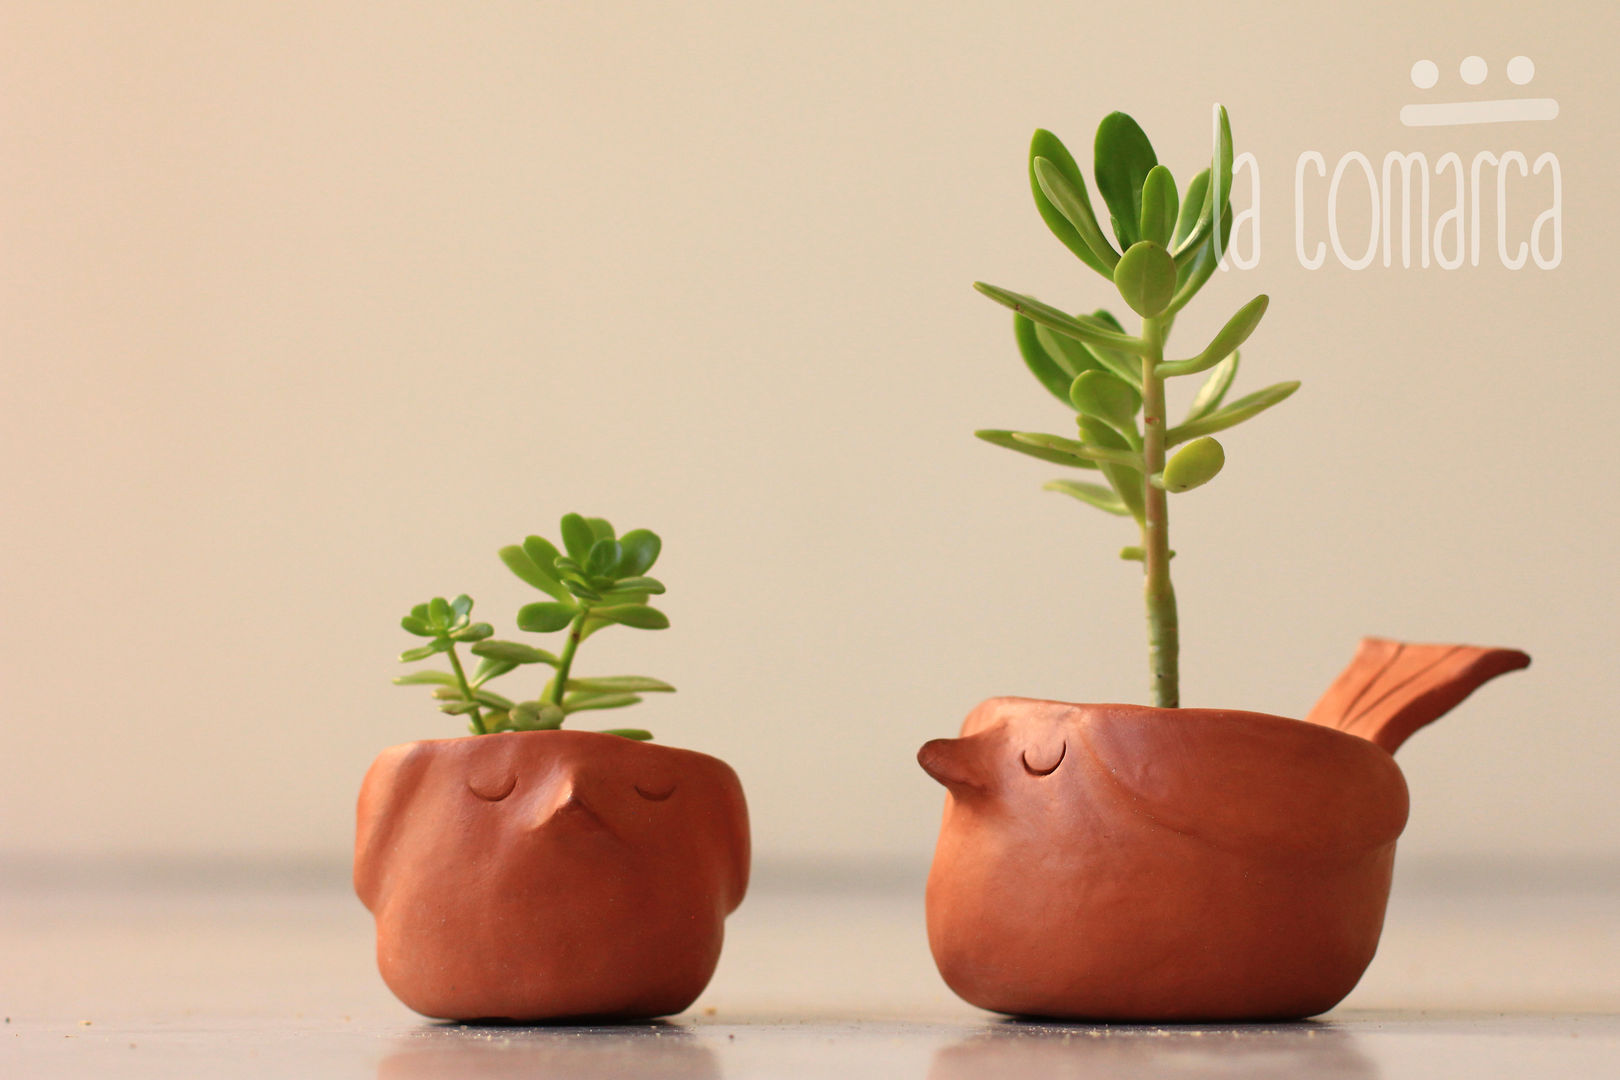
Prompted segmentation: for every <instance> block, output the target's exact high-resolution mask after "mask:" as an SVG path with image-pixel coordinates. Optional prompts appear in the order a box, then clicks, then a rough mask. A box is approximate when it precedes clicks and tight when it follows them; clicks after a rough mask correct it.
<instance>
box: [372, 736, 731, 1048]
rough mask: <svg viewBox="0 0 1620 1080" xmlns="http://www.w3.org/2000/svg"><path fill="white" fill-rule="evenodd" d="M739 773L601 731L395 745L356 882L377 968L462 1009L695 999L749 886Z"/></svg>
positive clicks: (421, 996)
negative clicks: (371, 929) (371, 927)
mask: <svg viewBox="0 0 1620 1080" xmlns="http://www.w3.org/2000/svg"><path fill="white" fill-rule="evenodd" d="M748 866H749V839H748V814H747V810H746V807H745V804H744V801H743V793H742V787H741V785H740V784H739V783H738V781H737V776H736V774H735V773H734V772H732V770H731V768H730V766H728V765H726V763H725V762H723V761H720V760H718V759H716V758H712V757H709V756H708V755H706V754H700V753H696V752H694V751H691V750H681V749H676V748H674V747H668V746H660V745H657V744H654V743H645V742H636V741H632V740H630V739H625V738H620V737H619V736H616V735H606V734H598V733H595V732H586V731H522V732H506V733H503V734H499V735H478V736H473V737H470V738H460V739H436V740H428V741H423V742H414V743H407V744H405V745H403V746H396V747H393V748H391V749H388V750H385V751H384V752H383V753H382V754H381V755H380V756H379V757H378V758H377V760H376V761H375V762H374V763H373V764H372V766H371V769H370V771H369V772H368V773H367V774H366V779H365V783H364V784H363V786H362V787H361V789H360V802H359V813H358V832H357V835H356V838H355V860H354V885H355V890H356V892H358V893H359V895H360V899H361V900H362V901H364V902H365V905H366V907H367V908H369V909H370V910H371V912H372V913H373V914H374V915H375V916H376V920H377V964H378V967H379V968H380V969H381V970H382V976H383V979H384V981H385V982H387V984H388V986H389V988H390V989H391V990H393V992H394V993H395V994H396V995H397V996H398V997H399V999H400V1000H401V1001H403V1002H404V1003H405V1004H406V1005H409V1006H410V1007H411V1008H413V1009H415V1010H416V1011H417V1012H420V1013H423V1014H425V1015H427V1016H433V1017H440V1018H444V1019H456V1020H472V1019H486V1018H487V1019H506V1020H519V1021H535V1020H555V1019H562V1018H571V1017H599V1018H611V1019H632V1018H645V1017H653V1016H664V1015H668V1014H670V1013H677V1012H680V1011H681V1010H683V1009H685V1008H686V1007H687V1006H689V1005H690V1004H691V1003H692V1002H693V1000H694V999H696V997H697V996H698V994H699V993H701V992H702V991H703V988H704V987H705V986H706V985H708V981H709V977H710V976H711V975H712V974H713V973H714V968H715V964H716V963H717V961H718V960H719V958H720V944H721V940H722V937H723V936H724V930H725V917H726V915H728V914H729V913H730V912H731V911H733V910H734V909H735V908H736V907H737V905H738V904H739V903H741V901H742V898H743V892H744V890H745V889H746V888H747V884H748Z"/></svg>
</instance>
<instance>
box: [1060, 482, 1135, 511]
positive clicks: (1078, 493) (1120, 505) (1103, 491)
mask: <svg viewBox="0 0 1620 1080" xmlns="http://www.w3.org/2000/svg"><path fill="white" fill-rule="evenodd" d="M1041 486H1042V488H1043V489H1045V490H1046V491H1060V492H1062V493H1063V494H1065V495H1071V496H1073V497H1074V498H1076V499H1079V500H1080V501H1081V502H1083V503H1089V504H1091V505H1092V506H1095V507H1096V508H1097V509H1099V510H1106V511H1107V512H1108V513H1110V514H1118V515H1119V516H1120V517H1127V516H1129V514H1130V510H1129V509H1127V508H1126V506H1125V500H1124V499H1121V498H1120V497H1119V495H1118V494H1117V493H1116V492H1115V491H1114V489H1113V488H1107V487H1103V486H1102V485H1101V484H1088V483H1086V482H1085V481H1084V480H1048V481H1047V482H1046V483H1045V484H1042V485H1041Z"/></svg>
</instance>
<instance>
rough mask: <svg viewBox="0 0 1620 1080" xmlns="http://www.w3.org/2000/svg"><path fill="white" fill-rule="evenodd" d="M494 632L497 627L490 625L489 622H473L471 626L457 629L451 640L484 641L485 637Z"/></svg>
mask: <svg viewBox="0 0 1620 1080" xmlns="http://www.w3.org/2000/svg"><path fill="white" fill-rule="evenodd" d="M494 633H495V628H494V627H493V626H491V625H489V623H487V622H480V623H473V624H472V625H471V626H464V627H462V628H461V629H460V630H457V631H456V632H455V633H453V634H451V635H450V640H452V641H483V640H484V639H485V638H487V637H489V636H490V635H492V634H494Z"/></svg>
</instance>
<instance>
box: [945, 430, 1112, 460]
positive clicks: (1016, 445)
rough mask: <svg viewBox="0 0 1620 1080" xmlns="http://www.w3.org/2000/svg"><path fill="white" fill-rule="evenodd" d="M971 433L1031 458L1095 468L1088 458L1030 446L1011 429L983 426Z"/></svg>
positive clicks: (994, 444)
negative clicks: (1004, 429) (1015, 435)
mask: <svg viewBox="0 0 1620 1080" xmlns="http://www.w3.org/2000/svg"><path fill="white" fill-rule="evenodd" d="M973 434H974V436H975V437H976V438H980V439H983V440H984V441H985V442H987V443H990V444H991V445H992V446H1000V447H1004V448H1006V449H1008V450H1016V451H1018V452H1019V453H1020V454H1028V455H1029V456H1030V457H1032V458H1040V459H1041V460H1042V461H1049V462H1051V463H1052V464H1054V465H1070V466H1073V467H1075V468H1080V469H1095V468H1097V463H1096V462H1095V461H1091V460H1090V459H1087V458H1077V457H1075V456H1074V455H1073V454H1066V453H1064V452H1062V451H1061V450H1048V449H1046V448H1045V447H1044V446H1031V445H1030V444H1029V443H1025V442H1019V441H1018V439H1016V438H1014V434H1015V433H1014V432H1011V431H1002V430H1000V429H997V428H984V429H982V430H979V431H975V432H974V433H973Z"/></svg>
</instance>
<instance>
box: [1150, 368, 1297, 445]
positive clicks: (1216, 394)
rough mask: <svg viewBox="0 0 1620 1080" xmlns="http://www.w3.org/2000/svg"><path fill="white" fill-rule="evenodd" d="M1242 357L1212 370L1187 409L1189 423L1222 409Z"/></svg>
mask: <svg viewBox="0 0 1620 1080" xmlns="http://www.w3.org/2000/svg"><path fill="white" fill-rule="evenodd" d="M1242 355H1243V354H1242V351H1241V350H1239V351H1238V352H1234V353H1233V354H1232V355H1231V356H1228V357H1227V358H1226V359H1225V360H1222V361H1221V362H1220V363H1218V364H1216V365H1215V366H1214V367H1213V368H1211V369H1210V371H1209V376H1208V378H1206V379H1205V380H1204V385H1203V386H1200V387H1199V388H1198V393H1197V395H1195V396H1194V397H1193V399H1192V404H1191V405H1190V406H1188V408H1187V421H1188V422H1190V421H1193V420H1199V419H1202V418H1203V417H1206V416H1208V415H1209V414H1210V413H1212V412H1214V411H1215V410H1216V409H1218V408H1220V407H1221V402H1222V401H1224V400H1225V399H1226V392H1227V390H1229V389H1231V387H1232V380H1233V379H1235V378H1237V371H1238V363H1239V361H1240V360H1241V359H1242ZM1296 385H1297V384H1296ZM1172 430H1173V429H1172Z"/></svg>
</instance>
